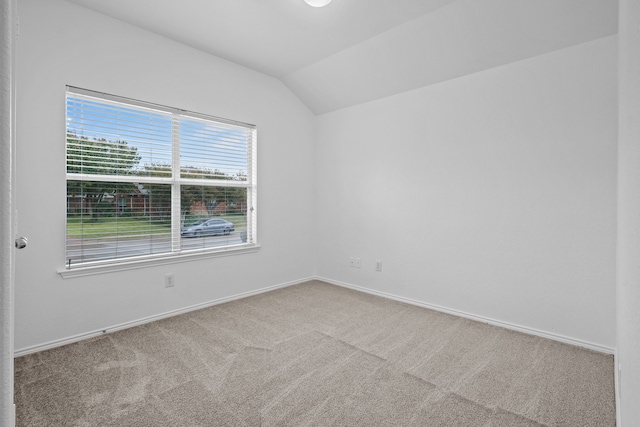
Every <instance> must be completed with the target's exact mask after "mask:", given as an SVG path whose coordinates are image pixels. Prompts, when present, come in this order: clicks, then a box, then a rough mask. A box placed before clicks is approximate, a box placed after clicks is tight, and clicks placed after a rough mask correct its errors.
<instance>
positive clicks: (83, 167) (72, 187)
mask: <svg viewBox="0 0 640 427" xmlns="http://www.w3.org/2000/svg"><path fill="white" fill-rule="evenodd" d="M139 162H140V155H139V154H138V148H137V147H134V146H130V145H129V144H128V143H127V141H121V140H116V141H108V140H106V139H105V138H93V139H89V138H87V137H85V136H82V135H77V134H74V133H67V173H68V174H74V173H76V174H88V175H130V174H132V173H133V171H134V168H135V167H136V166H137V165H138V164H139ZM136 188H137V186H136V184H133V183H126V182H109V181H90V180H73V179H72V178H71V179H69V180H67V194H68V195H70V196H75V197H83V198H84V199H85V206H86V208H87V209H89V211H90V212H91V215H92V217H93V218H94V219H96V218H97V217H98V214H99V213H100V212H101V211H103V208H104V205H103V203H102V202H103V198H104V196H105V195H107V194H116V193H130V192H132V191H134V190H135V189H136Z"/></svg>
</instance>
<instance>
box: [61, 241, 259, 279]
mask: <svg viewBox="0 0 640 427" xmlns="http://www.w3.org/2000/svg"><path fill="white" fill-rule="evenodd" d="M259 250H260V245H253V244H251V245H243V246H235V247H230V248H227V249H218V250H210V251H197V252H196V251H194V252H185V253H179V254H167V255H159V256H153V257H145V258H143V259H140V258H137V259H133V258H132V259H131V260H129V261H117V262H114V261H104V262H100V261H97V262H96V263H92V264H91V265H86V266H81V267H75V268H72V269H67V268H64V269H60V270H58V274H60V276H62V278H63V279H71V278H74V277H82V276H91V275H94V274H105V273H112V272H115V271H124V270H135V269H138V268H147V267H153V266H157V265H166V264H175V263H181V262H188V261H197V260H201V259H207V258H218V257H223V256H230V255H242V254H247V253H253V252H258V251H259Z"/></svg>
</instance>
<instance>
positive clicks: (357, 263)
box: [356, 258, 360, 268]
mask: <svg viewBox="0 0 640 427" xmlns="http://www.w3.org/2000/svg"><path fill="white" fill-rule="evenodd" d="M356 268H360V258H356Z"/></svg>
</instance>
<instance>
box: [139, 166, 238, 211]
mask: <svg viewBox="0 0 640 427" xmlns="http://www.w3.org/2000/svg"><path fill="white" fill-rule="evenodd" d="M144 170H145V172H144V174H145V175H149V176H163V177H169V176H171V164H169V163H152V164H146V165H144ZM181 177H182V178H191V179H217V180H237V181H246V174H244V173H242V172H240V173H238V174H236V175H227V174H225V173H224V172H223V171H220V170H219V169H214V170H211V169H206V168H200V167H197V166H183V167H182V168H181ZM162 185H166V184H148V183H146V184H144V188H145V189H147V190H149V193H150V194H151V195H152V197H154V198H155V200H156V202H157V203H158V204H161V205H167V206H170V202H171V194H170V193H168V192H167V191H162V187H161V186H162ZM246 195H247V190H246V189H245V188H241V187H240V188H238V187H223V186H207V185H182V186H181V187H180V206H181V211H182V215H183V217H184V216H186V215H188V214H191V215H194V216H198V215H204V212H205V211H206V216H209V217H210V216H214V215H225V214H227V213H236V212H239V211H242V209H244V208H246V200H247V196H246ZM164 199H166V200H164Z"/></svg>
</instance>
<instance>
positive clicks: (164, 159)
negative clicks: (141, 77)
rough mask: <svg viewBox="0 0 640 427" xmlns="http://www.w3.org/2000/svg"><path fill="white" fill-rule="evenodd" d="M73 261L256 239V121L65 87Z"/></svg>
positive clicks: (212, 246)
mask: <svg viewBox="0 0 640 427" xmlns="http://www.w3.org/2000/svg"><path fill="white" fill-rule="evenodd" d="M66 105H67V114H66V119H67V126H66V128H67V134H66V153H67V244H66V264H67V268H73V267H77V266H83V265H89V264H95V263H105V262H107V263H109V262H121V261H130V260H132V259H134V258H145V257H157V256H170V255H174V254H176V253H182V252H189V251H203V250H211V251H214V250H221V249H222V250H226V249H228V248H229V247H233V246H246V245H252V244H255V231H256V230H255V224H256V222H255V201H256V185H255V184H256V183H255V138H256V130H255V126H252V125H246V124H242V123H237V122H233V121H229V120H223V119H216V118H213V117H208V116H204V115H201V114H196V113H189V112H185V111H182V110H178V109H173V108H169V107H164V106H158V105H153V104H148V103H144V102H140V101H134V100H130V99H126V98H119V97H115V96H113V95H106V94H101V93H96V92H91V91H87V90H84V89H78V88H71V87H68V88H67V97H66Z"/></svg>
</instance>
